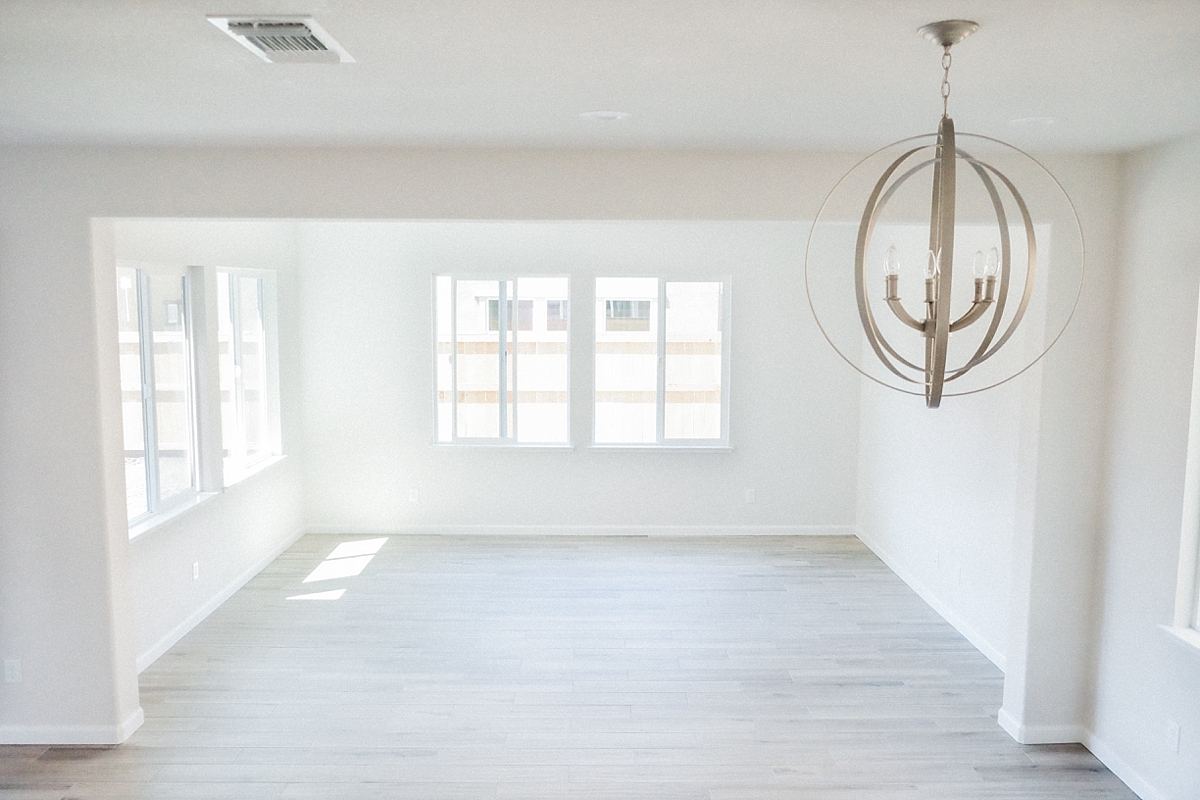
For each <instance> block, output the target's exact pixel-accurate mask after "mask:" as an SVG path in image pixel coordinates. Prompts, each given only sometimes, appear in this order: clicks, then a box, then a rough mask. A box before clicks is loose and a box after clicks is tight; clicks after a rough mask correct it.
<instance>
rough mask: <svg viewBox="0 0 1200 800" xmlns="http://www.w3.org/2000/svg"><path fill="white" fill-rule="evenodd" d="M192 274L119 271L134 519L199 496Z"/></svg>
mask: <svg viewBox="0 0 1200 800" xmlns="http://www.w3.org/2000/svg"><path fill="white" fill-rule="evenodd" d="M189 294H190V292H189V285H188V277H187V274H186V270H184V269H182V268H180V269H174V268H169V267H162V266H158V265H149V264H138V265H136V266H135V265H132V264H131V263H129V262H122V263H120V264H118V266H117V320H118V348H119V353H120V372H121V411H122V421H123V425H124V439H125V492H126V507H127V510H128V514H129V519H130V521H135V520H138V519H141V518H143V517H146V516H148V515H151V514H154V513H156V512H159V511H162V510H164V509H166V508H169V507H171V506H174V505H176V504H179V503H183V502H186V501H187V500H188V499H190V498H192V497H194V496H195V494H196V458H195V451H196V427H195V419H196V415H195V407H196V402H195V380H194V372H193V362H192V331H191V323H190V313H189V307H190V297H189Z"/></svg>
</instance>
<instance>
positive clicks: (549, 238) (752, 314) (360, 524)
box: [300, 221, 858, 533]
mask: <svg viewBox="0 0 1200 800" xmlns="http://www.w3.org/2000/svg"><path fill="white" fill-rule="evenodd" d="M806 235H807V228H806V226H805V225H803V224H801V223H779V222H776V223H747V222H568V223H561V222H560V223H549V222H423V223H420V222H418V223H414V222H361V221H360V222H311V223H304V224H303V225H302V233H301V247H300V252H301V259H302V263H303V280H302V284H303V287H304V289H303V302H302V305H303V308H304V338H305V341H306V342H307V343H308V344H307V347H306V349H305V367H304V372H305V375H306V376H307V380H306V384H305V397H304V410H305V416H304V427H305V430H306V432H307V433H306V435H307V438H308V442H309V448H310V453H311V456H312V457H311V459H310V461H309V468H308V483H307V490H306V496H307V497H308V520H309V527H310V529H315V530H324V531H329V530H334V531H341V530H355V531H364V530H368V531H402V530H428V531H444V530H462V529H475V528H476V527H482V528H490V527H491V526H502V528H503V529H510V530H511V529H512V527H511V526H517V527H520V528H522V529H524V528H525V527H526V526H535V529H536V526H544V525H545V526H548V525H554V526H569V527H572V528H574V529H576V530H582V531H588V532H592V531H597V530H599V531H618V530H664V529H666V530H671V531H683V530H697V529H698V530H702V531H705V532H710V533H716V532H721V533H728V532H743V531H754V530H758V531H763V532H789V533H791V532H823V533H828V532H849V531H851V530H852V529H853V523H854V484H855V465H854V460H855V455H856V449H855V438H856V436H857V412H858V381H857V379H856V378H855V376H854V373H853V372H852V371H851V370H850V369H849V368H847V367H844V366H841V365H840V364H837V363H833V364H831V363H830V362H831V357H830V356H831V353H830V352H829V351H828V348H827V345H826V344H825V342H824V341H822V340H821V338H820V334H819V332H818V331H817V330H816V328H815V326H813V325H812V324H811V322H809V321H808V319H807V318H806V317H807V307H806V306H805V305H804V301H803V285H802V283H801V281H802V276H801V272H800V270H799V269H798V263H797V262H798V259H799V257H800V254H801V253H802V252H803V248H804V239H805V236H806ZM489 271H505V272H508V273H511V274H527V273H533V274H537V273H549V274H555V273H558V274H564V273H565V274H569V275H570V278H571V293H572V303H571V308H572V310H573V313H572V319H571V360H572V364H571V366H572V378H573V380H572V384H571V389H572V396H571V418H572V439H573V441H574V444H575V445H576V446H575V448H574V449H573V450H549V449H541V450H513V449H505V448H479V447H471V448H467V447H461V446H446V445H442V446H436V445H434V444H432V431H433V406H432V397H433V389H432V385H433V384H432V378H433V376H432V327H431V315H430V298H431V285H432V276H433V274H434V273H443V274H449V273H453V274H464V275H470V274H480V273H488V272H489ZM613 275H617V276H619V275H651V276H663V277H666V278H677V279H687V278H689V277H690V278H697V277H700V278H703V277H712V276H721V275H729V276H731V286H732V288H731V298H732V328H731V334H730V335H731V343H732V353H731V359H730V364H731V373H732V374H731V381H730V385H731V389H730V409H731V412H730V413H731V420H730V430H731V439H730V441H731V444H732V445H733V452H725V453H696V452H692V453H681V452H660V453H647V452H644V451H639V452H632V453H631V452H614V451H612V450H607V451H606V450H599V449H595V448H591V447H589V443H590V441H591V436H592V429H591V426H592V403H591V400H592V385H593V359H592V352H593V338H592V331H593V330H594V327H593V326H594V322H593V313H594V302H593V294H594V286H595V279H596V277H598V276H613ZM747 488H753V489H755V495H756V496H755V502H754V503H753V504H749V503H747V502H746V501H745V489H747ZM410 489H416V490H418V493H419V502H416V503H413V502H410V499H409V491H410ZM764 526H765V527H764Z"/></svg>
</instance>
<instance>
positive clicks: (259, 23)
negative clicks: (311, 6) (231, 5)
mask: <svg viewBox="0 0 1200 800" xmlns="http://www.w3.org/2000/svg"><path fill="white" fill-rule="evenodd" d="M208 20H209V21H210V22H211V23H212V24H214V25H216V26H217V27H218V28H220V29H221V30H223V31H225V32H226V33H227V34H229V35H230V36H232V37H233V38H234V39H235V40H237V41H238V42H239V43H241V44H242V45H243V46H245V47H246V49H248V50H250V51H251V52H252V53H254V54H255V55H257V56H258V57H259V58H261V59H262V60H263V61H270V62H274V63H289V64H326V63H338V62H346V61H353V60H354V59H353V58H351V57H350V54H349V53H347V52H346V51H345V49H343V48H342V46H341V45H339V44H338V43H337V42H335V41H334V40H333V37H332V36H330V35H329V34H328V33H326V32H325V31H324V30H323V29H322V28H321V26H319V25H317V23H316V22H315V21H314V20H313V19H312V17H275V18H272V19H259V18H253V17H209V18H208Z"/></svg>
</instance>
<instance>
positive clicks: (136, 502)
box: [117, 267, 149, 519]
mask: <svg viewBox="0 0 1200 800" xmlns="http://www.w3.org/2000/svg"><path fill="white" fill-rule="evenodd" d="M139 308H140V307H139V305H138V278H137V270H134V269H131V268H129V267H118V268H117V349H118V353H119V354H120V355H119V358H120V366H121V422H122V425H123V430H124V438H125V503H126V508H127V510H128V512H129V519H133V518H134V517H139V516H141V515H142V514H145V513H146V512H147V511H148V510H149V505H148V503H147V497H146V438H145V437H146V429H145V422H144V420H143V418H142V413H143V412H142V409H143V405H142V344H141V332H140V329H139V327H138V319H139Z"/></svg>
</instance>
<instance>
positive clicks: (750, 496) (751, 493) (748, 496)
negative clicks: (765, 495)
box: [746, 489, 754, 503]
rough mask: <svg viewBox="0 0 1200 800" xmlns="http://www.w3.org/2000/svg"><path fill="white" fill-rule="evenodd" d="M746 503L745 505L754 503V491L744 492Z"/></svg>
mask: <svg viewBox="0 0 1200 800" xmlns="http://www.w3.org/2000/svg"><path fill="white" fill-rule="evenodd" d="M746 502H747V503H753V502H754V490H753V489H747V490H746Z"/></svg>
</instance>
